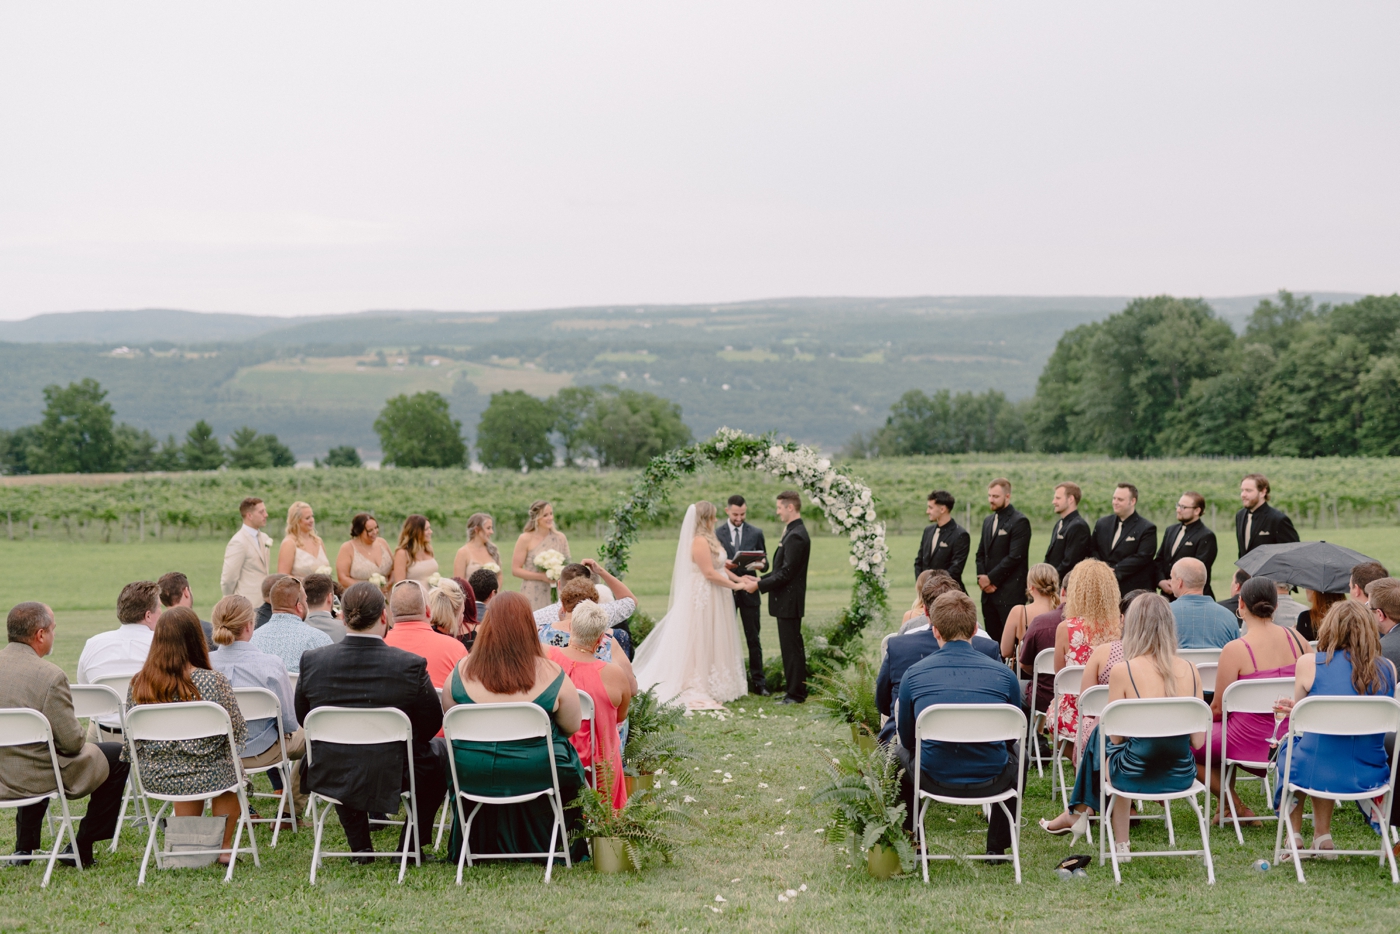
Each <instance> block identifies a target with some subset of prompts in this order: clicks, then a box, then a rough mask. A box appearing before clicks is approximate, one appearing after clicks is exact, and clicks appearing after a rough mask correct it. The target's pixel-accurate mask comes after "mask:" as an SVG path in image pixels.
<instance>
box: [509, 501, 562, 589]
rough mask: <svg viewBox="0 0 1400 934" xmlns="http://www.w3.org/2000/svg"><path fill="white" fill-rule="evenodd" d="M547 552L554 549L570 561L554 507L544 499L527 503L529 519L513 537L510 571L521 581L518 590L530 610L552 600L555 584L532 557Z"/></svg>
mask: <svg viewBox="0 0 1400 934" xmlns="http://www.w3.org/2000/svg"><path fill="white" fill-rule="evenodd" d="M546 551H557V552H559V553H560V554H561V555H563V556H564V563H565V564H567V563H568V561H569V540H568V539H567V538H565V537H564V533H563V532H561V531H559V530H558V529H556V528H555V527H554V506H553V504H551V503H550V502H549V500H547V499H537V500H535V501H534V502H533V503H531V504H530V518H529V520H528V521H527V522H526V523H525V528H524V529H522V530H521V532H520V537H519V538H517V539H516V540H515V552H514V553H513V554H512V555H511V558H510V571H511V573H512V574H514V575H515V576H516V577H517V578H519V579H520V580H521V581H524V583H522V584H521V585H520V592H521V593H523V594H524V595H525V599H527V600H529V601H530V607H531V609H535V610H542V609H544V608H545V607H547V606H549V605H550V603H552V602H553V599H552V598H551V597H550V595H549V588H550V587H551V586H553V585H554V583H555V582H554V581H553V580H551V579H550V577H549V575H547V574H546V573H545V572H544V571H543V570H541V569H540V567H539V566H538V565H537V564H535V559H536V558H537V557H539V556H540V555H541V554H543V553H544V552H546Z"/></svg>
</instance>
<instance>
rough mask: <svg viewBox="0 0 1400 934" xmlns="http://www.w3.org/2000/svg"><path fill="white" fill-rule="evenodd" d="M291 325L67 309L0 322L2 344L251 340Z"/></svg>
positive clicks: (156, 311) (192, 314) (162, 311)
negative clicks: (6, 342)
mask: <svg viewBox="0 0 1400 934" xmlns="http://www.w3.org/2000/svg"><path fill="white" fill-rule="evenodd" d="M286 326H287V319H286V318H272V317H258V316H255V315H229V314H206V313H203V312H196V311H176V310H173V309H166V308H143V309H140V310H137V311H66V312H51V313H49V314H44V315H36V316H34V317H33V318H26V319H25V320H23V321H0V341H12V342H15V343H23V344H57V343H69V342H76V343H96V344H105V343H111V342H116V343H122V344H130V343H146V342H149V341H173V342H175V343H199V342H206V341H228V340H246V339H248V338H251V337H257V336H258V335H260V334H266V333H267V332H269V331H273V330H276V329H278V328H283V327H286Z"/></svg>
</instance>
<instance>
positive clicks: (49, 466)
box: [29, 379, 119, 473]
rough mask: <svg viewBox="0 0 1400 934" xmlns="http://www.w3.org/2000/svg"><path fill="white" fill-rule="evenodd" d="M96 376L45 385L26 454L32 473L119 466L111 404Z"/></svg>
mask: <svg viewBox="0 0 1400 934" xmlns="http://www.w3.org/2000/svg"><path fill="white" fill-rule="evenodd" d="M106 400H107V393H106V392H105V391H103V389H102V387H101V386H100V385H99V384H98V382H97V380H95V379H84V380H82V381H80V382H76V383H69V384H68V386H67V387H61V386H57V385H54V386H46V387H44V403H45V405H44V420H43V421H42V422H40V423H39V427H38V431H37V433H36V437H35V441H36V447H35V449H34V450H33V451H31V453H30V455H29V467H30V469H31V470H32V471H33V472H34V473H106V472H108V471H112V470H117V469H119V464H118V457H117V456H118V452H117V441H116V433H115V429H114V426H113V416H114V414H115V413H114V412H113V411H112V406H111V405H110V404H108V402H107V401H106Z"/></svg>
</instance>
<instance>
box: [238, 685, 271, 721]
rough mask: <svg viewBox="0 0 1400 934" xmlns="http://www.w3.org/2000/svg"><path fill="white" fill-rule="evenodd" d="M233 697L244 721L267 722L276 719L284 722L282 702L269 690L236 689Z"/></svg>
mask: <svg viewBox="0 0 1400 934" xmlns="http://www.w3.org/2000/svg"><path fill="white" fill-rule="evenodd" d="M233 696H234V698H235V699H236V700H237V701H238V709H239V710H241V711H242V712H243V719H244V720H267V719H269V718H270V717H276V718H277V722H278V723H279V724H280V723H281V722H282V702H281V701H279V700H278V699H277V695H276V694H273V693H272V692H271V691H269V690H268V689H267V688H234V689H233Z"/></svg>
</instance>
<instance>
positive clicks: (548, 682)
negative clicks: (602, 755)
mask: <svg viewBox="0 0 1400 934" xmlns="http://www.w3.org/2000/svg"><path fill="white" fill-rule="evenodd" d="M522 701H526V702H529V703H533V704H538V705H539V706H540V707H542V708H543V709H544V711H545V713H547V714H549V719H550V722H551V724H552V726H553V729H552V735H551V737H550V740H551V742H550V745H551V747H552V748H553V755H554V767H555V770H556V772H557V773H558V775H559V792H560V796H561V799H562V803H563V804H568V803H569V802H570V801H572V800H573V799H574V798H575V797H576V796H577V795H578V792H579V789H580V788H582V787H583V783H584V777H583V766H582V765H580V764H579V759H578V753H577V752H575V751H574V747H573V744H572V743H571V742H570V741H569V737H571V736H573V734H575V733H577V732H578V729H579V726H580V725H581V724H582V717H581V714H582V709H581V707H580V706H579V699H578V691H577V689H576V688H575V687H574V684H573V682H572V681H570V680H569V677H568V675H566V674H564V670H563V669H562V668H560V667H559V665H558V664H556V663H555V662H552V661H550V660H549V658H548V657H547V656H546V655H545V651H544V646H542V645H541V644H540V639H539V633H538V632H537V631H536V629H535V617H534V613H533V612H532V611H531V609H530V601H529V600H527V599H526V598H525V597H524V596H522V595H520V594H518V593H510V592H507V593H502V594H499V595H497V597H496V599H495V600H493V601H492V602H491V608H490V610H489V611H487V614H486V619H485V620H483V621H482V625H481V628H480V629H479V630H478V633H477V638H476V643H475V645H474V646H473V647H472V652H471V654H470V655H468V656H467V657H466V658H464V659H462V661H461V662H459V663H458V664H457V666H456V667H455V668H453V670H452V676H451V678H449V679H448V683H447V690H444V691H443V692H442V706H443V709H444V710H450V709H452V708H453V707H455V706H457V705H458V704H502V703H512V702H513V703H519V702H522ZM452 767H453V768H455V769H456V770H457V781H458V782H459V783H460V785H461V788H462V790H463V791H472V792H476V793H478V794H483V795H491V796H501V797H504V796H507V795H516V794H523V793H525V792H527V791H532V790H535V789H538V788H540V787H541V786H542V785H548V784H549V781H550V776H549V759H548V758H547V755H546V753H545V751H544V748H543V746H542V744H541V743H540V742H539V741H538V740H524V741H512V742H499V743H479V742H461V741H459V742H454V743H453V744H452ZM463 806H464V808H465V809H466V811H467V813H468V814H470V813H471V807H472V805H470V804H466V803H464V805H463ZM456 815H457V811H456V808H455V806H454V808H453V826H452V844H451V854H452V858H453V859H454V860H456V859H457V855H458V853H459V852H460V850H461V828H460V826H458V822H457V816H456ZM576 823H577V812H576V811H575V810H573V809H569V808H566V809H565V811H564V825H565V830H566V832H568V831H572V829H573V827H574V826H575V825H576ZM553 825H554V811H553V809H552V808H551V807H550V804H549V800H548V799H547V798H545V797H539V798H535V799H533V800H531V801H527V802H525V803H523V804H511V805H491V804H488V805H484V806H483V807H482V808H481V810H480V811H478V812H477V815H476V817H475V819H474V820H472V830H471V851H472V853H473V854H476V853H544V852H547V851H548V850H549V840H550V831H551V829H552V828H553ZM571 852H572V855H573V858H574V859H579V858H581V857H583V856H584V855H586V853H587V846H586V844H585V843H584V841H582V840H580V841H578V843H576V844H574V845H573V847H572V850H571Z"/></svg>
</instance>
